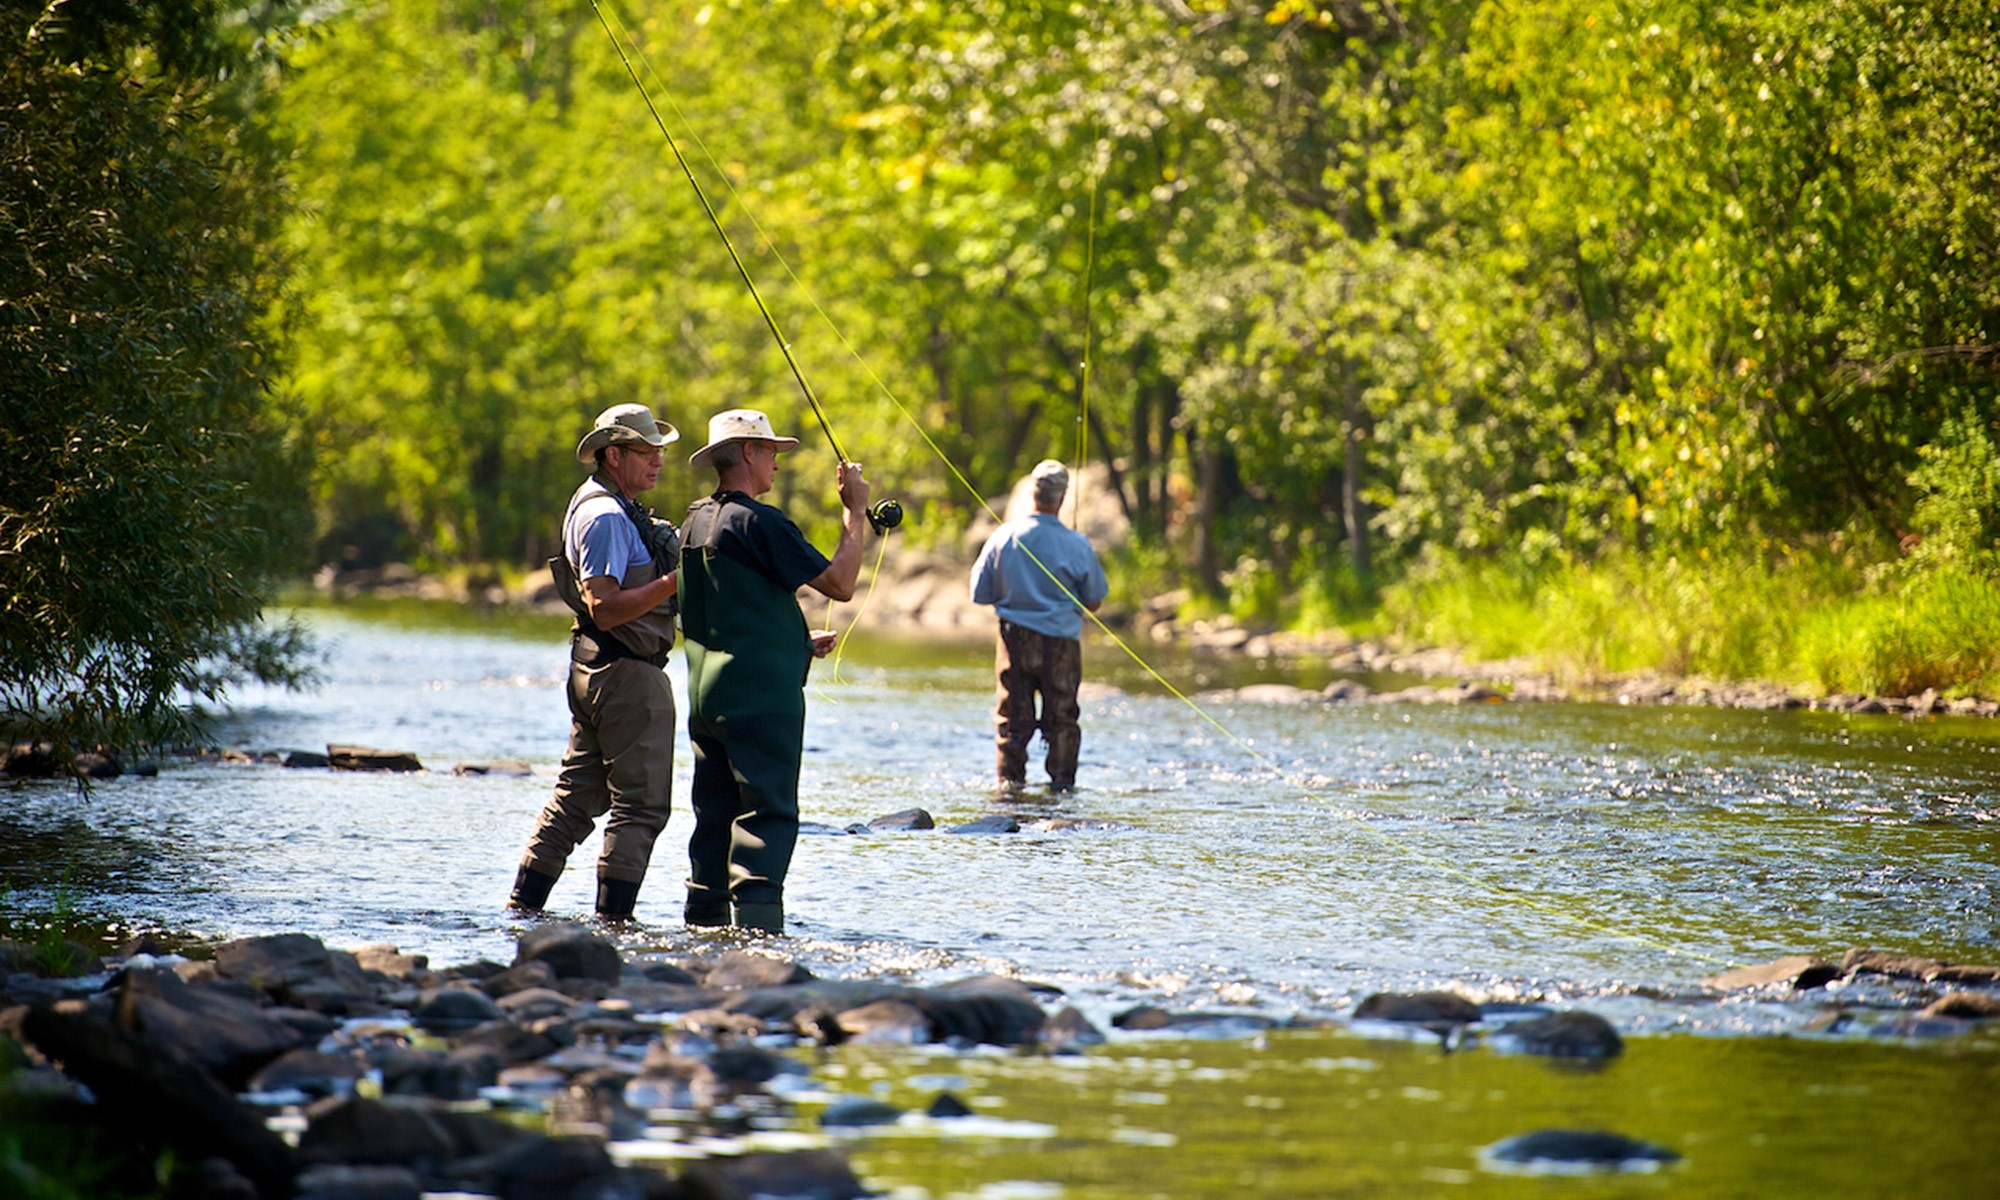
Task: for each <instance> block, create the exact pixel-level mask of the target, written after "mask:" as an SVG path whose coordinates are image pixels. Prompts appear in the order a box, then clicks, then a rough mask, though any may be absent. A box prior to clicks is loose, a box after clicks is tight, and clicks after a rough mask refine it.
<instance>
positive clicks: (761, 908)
mask: <svg viewBox="0 0 2000 1200" xmlns="http://www.w3.org/2000/svg"><path fill="white" fill-rule="evenodd" d="M712 526H713V522H712V521H711V520H704V519H701V516H699V515H698V514H697V513H690V514H689V519H688V523H687V526H686V528H685V529H684V531H683V532H684V533H685V534H686V535H687V539H688V540H687V544H686V546H685V547H684V549H683V552H682V555H681V631H682V635H683V637H684V639H685V643H686V647H687V664H688V709H689V712H688V733H689V735H690V736H691V737H692V739H693V741H694V743H695V772H694V787H693V789H692V804H693V808H694V815H695V831H694V836H693V837H692V838H690V839H689V842H688V860H689V867H690V869H691V875H690V879H689V888H688V914H689V920H690V921H693V922H694V923H697V924H714V923H721V921H722V920H726V919H727V918H726V917H725V916H724V915H723V914H724V913H726V911H727V908H728V905H729V903H730V900H731V899H733V900H734V902H735V905H736V913H737V923H738V924H742V925H749V926H752V927H755V928H763V929H770V930H774V931H775V930H781V929H782V928H783V924H784V916H783V912H784V910H783V898H784V883H785V875H786V873H787V872H788V871H789V870H790V867H791V860H792V848H793V846H794V845H795V843H796V842H797V840H798V821H799V798H798V797H799V757H800V754H801V752H802V751H803V749H804V743H805V711H806V702H805V679H806V672H807V671H808V670H809V669H810V668H811V666H812V638H811V636H810V635H809V634H808V633H807V632H806V621H805V615H804V614H803V613H801V612H800V611H799V603H798V598H797V597H796V596H795V595H794V594H793V593H792V592H790V591H789V590H787V589H785V588H783V587H780V586H779V585H778V584H776V583H775V582H773V581H772V580H770V579H767V578H766V577H764V576H763V575H762V574H760V573H758V572H757V571H755V570H753V569H751V568H749V567H747V566H745V565H743V564H742V563H739V562H736V561H735V560H733V559H730V558H727V557H725V556H723V555H721V554H718V553H716V552H715V551H714V550H713V549H712V548H710V547H709V546H708V544H707V543H708V542H709V540H710V533H711V529H712ZM725 897H727V899H725Z"/></svg>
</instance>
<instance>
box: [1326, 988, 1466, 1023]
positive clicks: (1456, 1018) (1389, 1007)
mask: <svg viewBox="0 0 2000 1200" xmlns="http://www.w3.org/2000/svg"><path fill="white" fill-rule="evenodd" d="M1481 1015H1482V1014H1481V1013H1480V1011H1479V1006H1478V1005H1477V1004H1474V1003H1473V1002H1472V1001H1470V1000H1467V999H1466V998H1465V997H1463V996H1461V995H1459V994H1458V993H1457V992H1414V993H1410V994H1398V993H1395V992H1377V993H1375V994H1374V995H1372V996H1370V997H1368V998H1367V999H1365V1000H1363V1001H1362V1002H1361V1003H1360V1004H1357V1005H1355V1006H1354V1019H1355V1020H1357V1021H1408V1022H1413V1023H1417V1024H1432V1023H1436V1022H1447V1023H1451V1024H1471V1023H1473V1022H1475V1021H1478V1020H1479V1019H1480V1017H1481Z"/></svg>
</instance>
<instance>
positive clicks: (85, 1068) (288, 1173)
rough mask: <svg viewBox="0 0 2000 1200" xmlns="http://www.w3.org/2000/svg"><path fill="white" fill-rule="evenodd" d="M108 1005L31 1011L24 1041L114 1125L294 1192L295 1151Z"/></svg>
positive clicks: (270, 1190)
mask: <svg viewBox="0 0 2000 1200" xmlns="http://www.w3.org/2000/svg"><path fill="white" fill-rule="evenodd" d="M127 1015H128V1014H117V1015H114V1012H113V1005H112V1002H111V1001H110V1000H109V999H106V998H99V999H96V1000H59V1001H55V1002H53V1003H48V1004H41V1005H37V1006H35V1007H34V1008H32V1009H30V1010H29V1011H28V1013H27V1015H26V1016H25V1017H23V1018H22V1022H21V1035H22V1037H23V1039H24V1040H26V1041H27V1043H28V1044H29V1045H31V1046H33V1047H34V1048H35V1049H36V1050H38V1051H40V1052H41V1053H42V1054H44V1055H46V1056H47V1057H49V1058H50V1059H53V1060H55V1061H57V1062H60V1063H62V1065H63V1072H64V1074H66V1075H68V1076H69V1077H70V1078H71V1079H73V1080H75V1081H76V1082H78V1083H81V1084H83V1085H84V1086H85V1087H87V1088H89V1089H90V1091H91V1094H92V1095H94V1096H95V1097H96V1098H97V1103H98V1105H99V1106H100V1109H101V1111H102V1112H103V1113H104V1114H105V1116H106V1117H107V1119H108V1120H110V1121H111V1122H112V1123H113V1124H115V1125H117V1126H120V1127H123V1128H125V1129H127V1130H130V1131H132V1132H133V1133H134V1135H136V1136H142V1137H146V1138H147V1139H148V1140H153V1139H157V1140H158V1141H159V1142H161V1143H164V1144H165V1145H169V1146H173V1147H176V1148H178V1149H179V1150H180V1151H181V1152H183V1153H186V1154H188V1155H190V1156H191V1159H192V1160H193V1161H200V1160H201V1159H204V1158H207V1157H210V1156H215V1157H220V1158H224V1159H227V1160H228V1161H229V1162H230V1163H232V1164H233V1165H234V1166H235V1167H236V1169H237V1170H238V1171H239V1172H241V1173H242V1175H244V1176H245V1177H246V1178H248V1179H249V1180H251V1181H252V1182H254V1183H255V1184H256V1185H257V1188H258V1190H259V1191H261V1192H263V1193H264V1194H265V1195H271V1196H289V1195H291V1194H292V1179H293V1176H294V1175H295V1174H296V1172H297V1164H296V1161H295V1159H294V1157H293V1154H292V1151H291V1149H290V1147H288V1146H286V1145H285V1143H284V1141H283V1140H282V1139H280V1138H279V1137H278V1135H277V1134H275V1133H273V1132H271V1131H270V1130H269V1129H267V1128H265V1127H264V1123H263V1122H262V1121H261V1120H259V1119H258V1118H257V1117H256V1116H253V1115H252V1114H251V1113H249V1112H248V1111H247V1110H246V1109H245V1108H244V1107H243V1106H242V1105H240V1104H238V1103H237V1102H236V1094H235V1092H234V1090H233V1089H231V1088H229V1087H225V1086H224V1085H223V1084H222V1083H220V1082H219V1081H217V1079H216V1078H215V1076H213V1075H211V1074H209V1072H208V1070H207V1069H206V1068H205V1067H203V1066H202V1065H201V1064H200V1063H199V1062H197V1061H195V1059H193V1058H192V1057H190V1056H189V1055H188V1054H187V1053H186V1052H185V1051H183V1050H181V1049H180V1048H179V1047H177V1046H175V1045H174V1044H172V1043H171V1042H162V1043H159V1044H153V1043H149V1042H148V1041H147V1040H146V1039H145V1038H143V1037H141V1036H140V1035H139V1034H137V1033H136V1032H134V1031H133V1029H132V1028H131V1025H130V1023H129V1022H128V1021H127V1020H126V1019H125V1017H126V1016H127Z"/></svg>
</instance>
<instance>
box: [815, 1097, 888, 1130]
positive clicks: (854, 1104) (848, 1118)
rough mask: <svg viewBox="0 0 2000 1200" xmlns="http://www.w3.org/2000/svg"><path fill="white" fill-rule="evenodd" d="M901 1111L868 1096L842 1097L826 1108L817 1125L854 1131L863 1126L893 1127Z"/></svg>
mask: <svg viewBox="0 0 2000 1200" xmlns="http://www.w3.org/2000/svg"><path fill="white" fill-rule="evenodd" d="M902 1117H903V1110H902V1109H900V1108H897V1107H896V1106H895V1105H893V1104H887V1103H884V1102H883V1101H880V1100H877V1099H874V1098H873V1097H870V1096H842V1097H841V1098H840V1099H838V1100H835V1101H834V1102H833V1103H832V1104H829V1105H827V1106H826V1111H825V1112H822V1113H821V1114H820V1115H819V1123H820V1124H821V1125H822V1126H825V1127H827V1128H848V1129H854V1128H859V1127H861V1126H865V1125H894V1124H895V1123H896V1122H897V1121H899V1120H901V1119H902Z"/></svg>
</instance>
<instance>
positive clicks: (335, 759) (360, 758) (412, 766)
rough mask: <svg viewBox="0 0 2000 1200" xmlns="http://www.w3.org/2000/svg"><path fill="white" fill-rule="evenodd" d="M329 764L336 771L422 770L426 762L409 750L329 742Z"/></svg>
mask: <svg viewBox="0 0 2000 1200" xmlns="http://www.w3.org/2000/svg"><path fill="white" fill-rule="evenodd" d="M326 757H327V765H329V766H331V767H332V768H333V769H334V770H336V771H421V770H423V769H424V764H423V763H421V762H418V761H417V756H416V755H414V754H412V753H410V752H409V751H407V750H378V749H376V748H375V747H373V746H345V745H339V744H336V743H329V744H328V746H327V748H326Z"/></svg>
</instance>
